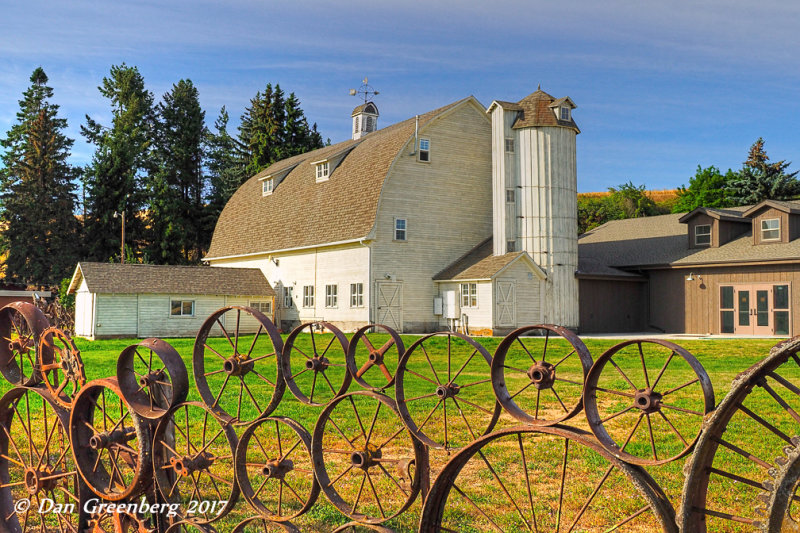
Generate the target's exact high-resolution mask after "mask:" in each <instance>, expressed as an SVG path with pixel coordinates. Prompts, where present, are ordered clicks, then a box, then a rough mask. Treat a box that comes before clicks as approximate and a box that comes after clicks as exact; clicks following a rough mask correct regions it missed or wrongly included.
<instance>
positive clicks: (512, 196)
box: [506, 189, 517, 204]
mask: <svg viewBox="0 0 800 533" xmlns="http://www.w3.org/2000/svg"><path fill="white" fill-rule="evenodd" d="M516 201H517V191H515V190H514V189H506V203H507V204H513V203H514V202H516Z"/></svg>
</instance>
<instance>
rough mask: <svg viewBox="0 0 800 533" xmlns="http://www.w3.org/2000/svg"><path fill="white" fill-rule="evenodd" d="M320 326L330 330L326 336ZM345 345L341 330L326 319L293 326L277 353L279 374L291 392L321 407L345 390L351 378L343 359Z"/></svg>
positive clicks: (299, 398)
mask: <svg viewBox="0 0 800 533" xmlns="http://www.w3.org/2000/svg"><path fill="white" fill-rule="evenodd" d="M315 330H317V332H316V333H315ZM320 330H328V331H330V339H327V338H326V337H327V334H326V335H323V334H321V333H320V332H319V331H320ZM303 332H307V333H308V334H309V338H308V342H303V341H304V340H305V339H304V338H303V337H301V336H300V334H301V333H303ZM347 347H348V342H347V337H345V335H344V333H342V332H341V330H339V328H337V327H336V326H334V325H333V324H329V323H328V322H309V323H307V324H303V325H301V326H298V327H296V328H294V329H293V330H292V332H291V333H290V334H289V336H288V337H287V338H286V343H285V344H284V345H283V353H282V355H281V367H282V370H283V377H284V379H285V380H286V385H287V386H288V387H289V390H290V391H292V394H294V395H295V397H296V398H297V399H298V400H300V401H301V402H303V403H304V404H306V405H313V406H317V407H321V406H324V405H326V404H327V403H328V402H330V401H331V400H332V399H334V398H335V397H337V396H339V395H341V394H344V393H345V392H347V388H348V387H349V386H350V380H351V379H352V377H351V376H350V373H349V372H348V371H347V365H346V361H345V359H346V354H347Z"/></svg>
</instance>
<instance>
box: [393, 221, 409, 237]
mask: <svg viewBox="0 0 800 533" xmlns="http://www.w3.org/2000/svg"><path fill="white" fill-rule="evenodd" d="M407 229H408V224H407V223H406V219H404V218H396V219H394V240H396V241H404V240H406V237H407V235H406V230H407Z"/></svg>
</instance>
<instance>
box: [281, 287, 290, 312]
mask: <svg viewBox="0 0 800 533" xmlns="http://www.w3.org/2000/svg"><path fill="white" fill-rule="evenodd" d="M283 307H285V308H286V309H289V308H290V307H292V287H284V288H283Z"/></svg>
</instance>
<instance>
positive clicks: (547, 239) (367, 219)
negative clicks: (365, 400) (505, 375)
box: [205, 89, 580, 334]
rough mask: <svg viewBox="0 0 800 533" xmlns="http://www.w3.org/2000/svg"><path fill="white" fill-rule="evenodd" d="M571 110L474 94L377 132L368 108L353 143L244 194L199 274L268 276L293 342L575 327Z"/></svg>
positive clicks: (232, 203)
mask: <svg viewBox="0 0 800 533" xmlns="http://www.w3.org/2000/svg"><path fill="white" fill-rule="evenodd" d="M574 108H575V104H574V103H573V102H572V100H570V99H569V98H566V97H565V98H558V99H557V98H554V97H553V96H550V95H549V94H547V93H545V92H544V91H542V90H541V89H538V90H537V91H535V92H534V93H532V94H530V95H528V96H526V97H525V98H523V99H522V100H520V101H517V102H506V101H501V100H496V101H494V102H492V104H491V105H490V106H489V107H488V109H487V108H486V107H484V106H483V105H481V104H480V103H479V102H478V101H477V100H476V99H475V98H474V97H472V96H470V97H467V98H464V99H462V100H459V101H457V102H454V103H452V104H449V105H446V106H444V107H441V108H439V109H436V110H433V111H430V112H427V113H423V114H420V115H417V116H414V117H410V118H409V119H408V120H405V121H403V122H400V123H397V124H394V125H391V126H388V127H386V128H383V129H379V128H378V126H377V124H378V117H379V113H378V109H377V106H376V105H375V104H374V102H365V103H364V104H363V105H361V106H358V107H356V109H354V110H353V113H352V123H353V135H352V138H351V139H349V140H347V141H344V142H341V143H338V144H334V145H332V146H326V147H324V148H321V149H319V150H315V151H312V152H309V153H305V154H302V155H298V156H295V157H292V158H289V159H285V160H282V161H279V162H277V163H275V164H273V165H271V166H270V167H269V168H267V169H265V170H264V171H262V172H260V173H258V174H257V175H255V176H253V177H251V178H250V179H249V180H248V181H247V182H245V183H244V184H243V185H242V186H241V187H240V188H239V190H237V192H236V193H235V194H234V195H233V196H232V197H231V199H230V200H229V202H228V204H227V205H226V206H225V208H224V210H223V211H222V213H221V215H220V218H219V220H218V222H217V226H216V228H215V231H214V235H213V239H212V242H211V246H210V249H209V251H208V254H207V256H206V257H205V261H206V262H207V263H209V264H210V265H211V266H213V267H225V268H256V269H259V270H260V271H262V272H263V273H264V276H265V277H266V278H267V279H269V280H270V282H271V283H272V285H273V287H274V288H275V290H276V292H277V301H276V304H277V305H276V310H275V312H276V321H277V322H278V323H279V325H280V326H281V328H282V329H283V330H288V329H290V328H291V327H293V326H294V325H296V324H299V323H301V322H307V321H321V320H325V321H329V322H332V323H334V324H336V325H337V326H339V327H340V328H342V329H344V330H346V331H352V330H354V329H356V328H358V327H360V326H363V325H365V324H368V323H373V322H378V323H383V324H387V325H389V326H391V327H393V328H395V329H396V330H398V331H403V332H429V331H439V330H441V329H444V328H447V327H462V328H464V327H468V328H469V330H470V331H471V332H473V333H475V332H480V333H492V334H499V333H503V332H507V331H509V330H511V329H514V328H515V327H518V326H520V325H524V324H529V323H538V322H552V323H559V324H563V325H566V326H570V327H574V328H577V327H578V326H579V324H578V281H577V279H576V278H575V271H576V270H577V267H578V251H577V250H578V248H577V220H576V217H575V213H576V211H577V174H576V163H575V160H576V158H575V140H576V136H577V134H578V133H579V132H580V130H579V129H578V127H577V125H576V124H575V122H574V120H573V118H572V111H573V109H574Z"/></svg>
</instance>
